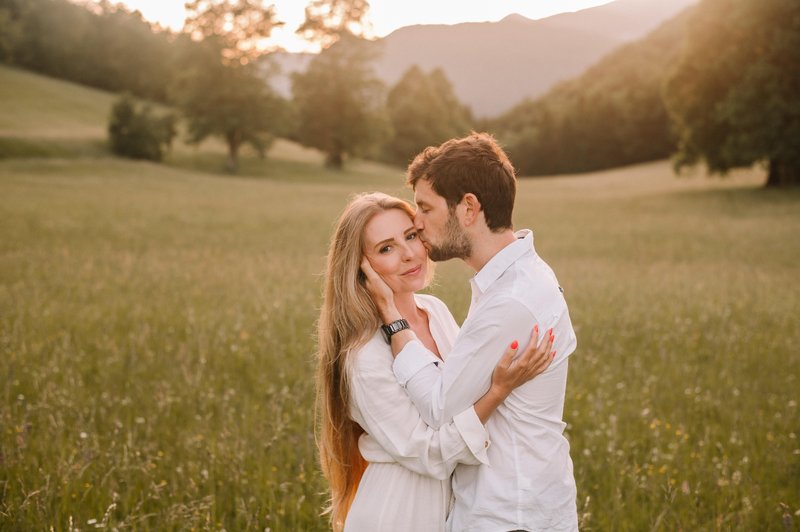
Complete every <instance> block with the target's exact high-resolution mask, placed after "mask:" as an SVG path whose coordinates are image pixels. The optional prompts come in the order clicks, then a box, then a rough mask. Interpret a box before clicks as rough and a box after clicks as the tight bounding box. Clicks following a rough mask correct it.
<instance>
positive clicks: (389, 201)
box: [316, 192, 414, 531]
mask: <svg viewBox="0 0 800 532" xmlns="http://www.w3.org/2000/svg"><path fill="white" fill-rule="evenodd" d="M390 209H399V210H401V211H403V212H405V213H406V214H408V216H409V217H411V218H412V219H413V217H414V209H413V208H412V207H411V205H409V204H408V203H407V202H405V201H403V200H401V199H399V198H395V197H392V196H388V195H386V194H382V193H379V192H375V193H371V194H361V195H359V196H356V197H355V198H353V200H352V201H351V202H350V203H349V204H348V205H347V207H346V208H345V209H344V212H343V213H342V215H341V216H340V217H339V221H338V223H337V224H336V230H335V232H334V235H333V238H332V239H331V244H330V249H329V251H328V260H327V265H326V268H325V284H324V293H323V302H322V310H321V311H320V316H319V322H318V325H317V328H318V330H317V334H318V349H319V351H318V355H317V356H318V360H317V399H316V408H317V425H318V426H317V446H318V448H319V459H320V464H321V466H322V472H323V474H324V475H325V478H327V479H328V483H329V485H330V506H328V508H327V509H326V513H330V519H331V525H332V527H333V529H334V530H337V531H338V530H341V529H342V528H344V522H345V519H346V518H347V512H348V510H349V509H350V505H351V504H352V502H353V498H354V497H355V494H356V489H357V488H358V483H359V481H360V480H361V476H362V475H363V474H364V470H365V469H366V467H367V463H366V461H365V460H364V458H363V457H362V456H361V453H360V452H359V450H358V438H359V436H360V435H361V434H362V433H363V432H364V430H363V429H362V428H361V427H360V426H359V425H358V424H357V423H356V422H355V421H353V420H352V419H351V418H350V413H349V412H350V385H349V382H348V378H347V367H346V365H347V363H348V355H349V354H350V353H352V352H354V351H355V350H357V349H358V348H359V347H361V346H362V345H364V344H365V343H366V342H367V341H368V340H369V339H370V338H371V337H372V336H373V335H374V334H375V331H376V330H377V329H378V327H379V326H380V325H381V323H380V319H379V318H378V312H377V309H376V307H375V304H374V303H373V301H372V299H371V298H370V296H369V293H368V292H367V290H366V288H365V286H364V280H363V274H362V273H361V260H362V257H363V255H364V247H365V246H364V228H365V227H366V226H367V224H368V223H369V221H370V220H371V219H372V218H373V217H374V216H375V215H376V214H378V213H380V212H382V211H387V210H390Z"/></svg>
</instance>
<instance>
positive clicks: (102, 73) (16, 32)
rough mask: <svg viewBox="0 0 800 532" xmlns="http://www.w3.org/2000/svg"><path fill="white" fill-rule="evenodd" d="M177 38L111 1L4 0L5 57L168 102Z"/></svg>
mask: <svg viewBox="0 0 800 532" xmlns="http://www.w3.org/2000/svg"><path fill="white" fill-rule="evenodd" d="M89 7H91V8H92V11H90V10H89ZM174 40H175V37H174V35H172V34H171V33H169V32H164V31H158V32H157V31H153V28H152V27H151V25H150V24H149V23H147V22H145V21H144V20H142V18H141V16H139V15H138V14H133V13H130V12H128V11H125V10H123V9H117V8H116V7H115V6H112V5H111V3H110V2H107V1H104V2H100V3H98V4H92V5H91V6H87V7H84V6H80V5H77V4H73V3H71V2H68V1H66V0H0V60H2V61H3V62H6V63H11V64H14V65H17V66H20V67H23V68H26V69H29V70H33V71H35V72H40V73H42V74H46V75H48V76H53V77H57V78H61V79H66V80H70V81H74V82H77V83H81V84H84V85H89V86H92V87H97V88H100V89H105V90H108V91H113V92H123V91H127V92H131V93H133V94H135V95H137V96H141V97H143V98H148V99H151V100H156V101H161V102H165V101H167V88H168V84H169V81H170V79H171V75H172V74H171V72H172V69H173V65H172V59H173V56H174V53H173V49H174V47H173V41H174Z"/></svg>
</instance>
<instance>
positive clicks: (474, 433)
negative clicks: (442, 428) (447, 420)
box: [453, 406, 492, 465]
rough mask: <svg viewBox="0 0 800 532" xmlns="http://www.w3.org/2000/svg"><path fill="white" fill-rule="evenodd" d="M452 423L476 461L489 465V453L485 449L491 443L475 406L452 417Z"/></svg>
mask: <svg viewBox="0 0 800 532" xmlns="http://www.w3.org/2000/svg"><path fill="white" fill-rule="evenodd" d="M453 424H454V425H455V426H456V429H457V430H458V433H459V434H461V437H462V438H463V439H464V443H466V444H467V447H468V448H469V450H470V452H472V455H473V456H475V458H477V459H478V461H479V462H480V463H482V464H484V465H489V454H488V453H487V450H488V449H489V445H491V444H492V442H491V440H489V433H488V432H486V427H484V426H483V423H481V420H480V418H478V414H477V413H476V412H475V407H473V406H471V407H469V408H468V409H466V410H464V411H463V412H461V413H460V414H458V415H457V416H455V417H454V418H453Z"/></svg>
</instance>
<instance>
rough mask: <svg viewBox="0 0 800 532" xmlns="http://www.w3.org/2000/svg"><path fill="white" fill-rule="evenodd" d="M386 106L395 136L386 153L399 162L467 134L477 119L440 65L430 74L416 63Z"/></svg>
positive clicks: (388, 156) (394, 88)
mask: <svg viewBox="0 0 800 532" xmlns="http://www.w3.org/2000/svg"><path fill="white" fill-rule="evenodd" d="M386 107H387V111H388V114H389V120H390V122H391V126H392V136H391V138H390V140H389V142H388V143H387V145H386V148H385V156H386V157H387V158H388V159H389V160H390V161H392V162H395V163H401V164H405V163H408V161H409V160H410V159H411V158H412V157H414V156H415V155H416V154H417V153H419V152H420V151H422V150H423V149H424V148H425V147H427V146H431V145H435V144H441V143H442V142H444V141H445V140H447V139H449V138H452V137H456V136H461V135H464V134H465V133H467V132H469V129H470V126H471V125H472V122H473V119H472V113H471V112H470V110H469V108H468V107H466V106H465V105H463V104H462V103H461V102H459V101H458V97H457V96H456V95H455V92H454V91H453V86H452V85H451V84H450V81H449V80H448V79H447V76H446V75H445V74H444V72H443V71H442V70H441V69H439V68H437V69H435V70H433V71H432V72H431V73H430V74H425V72H423V71H422V70H421V69H420V68H419V67H418V66H416V65H415V66H412V67H411V68H409V69H408V70H407V71H406V72H405V74H403V77H402V78H400V80H399V81H398V82H397V84H396V85H395V86H394V87H392V89H391V90H390V91H389V95H388V98H387V103H386Z"/></svg>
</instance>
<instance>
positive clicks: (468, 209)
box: [461, 192, 481, 226]
mask: <svg viewBox="0 0 800 532" xmlns="http://www.w3.org/2000/svg"><path fill="white" fill-rule="evenodd" d="M461 205H463V209H464V210H463V212H464V217H463V222H464V225H466V226H470V225H472V224H474V223H475V222H476V221H477V220H478V217H479V215H480V212H481V202H480V201H479V200H478V197H477V196H476V195H475V194H473V193H472V192H468V193H466V194H464V197H463V198H461Z"/></svg>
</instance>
